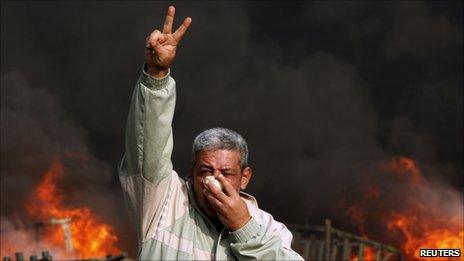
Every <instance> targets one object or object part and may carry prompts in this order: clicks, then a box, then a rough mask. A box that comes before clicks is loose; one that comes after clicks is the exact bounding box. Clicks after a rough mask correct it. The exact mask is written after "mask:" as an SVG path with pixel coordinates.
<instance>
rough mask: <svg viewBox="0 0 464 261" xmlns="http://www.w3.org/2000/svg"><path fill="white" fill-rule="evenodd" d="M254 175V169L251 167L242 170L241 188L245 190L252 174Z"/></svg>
mask: <svg viewBox="0 0 464 261" xmlns="http://www.w3.org/2000/svg"><path fill="white" fill-rule="evenodd" d="M252 175H253V171H252V170H251V168H250V167H246V168H245V169H244V170H243V171H242V179H241V180H240V190H245V189H246V187H247V186H248V183H249V182H250V179H251V176H252Z"/></svg>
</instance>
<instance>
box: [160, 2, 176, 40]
mask: <svg viewBox="0 0 464 261" xmlns="http://www.w3.org/2000/svg"><path fill="white" fill-rule="evenodd" d="M175 13H176V8H174V6H172V5H171V6H169V7H168V13H167V15H166V19H165V20H164V25H163V33H164V34H170V33H171V32H172V22H173V21H174V14H175Z"/></svg>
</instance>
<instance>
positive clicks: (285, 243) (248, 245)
mask: <svg viewBox="0 0 464 261" xmlns="http://www.w3.org/2000/svg"><path fill="white" fill-rule="evenodd" d="M270 227H272V229H269V227H268V228H266V226H265V225H263V224H259V223H258V222H256V220H255V218H254V217H252V218H251V219H250V221H248V223H247V224H246V225H245V226H243V227H242V228H240V229H238V230H236V231H234V232H230V235H231V238H232V242H233V243H232V244H231V249H232V252H233V253H234V255H235V256H236V257H237V259H238V260H304V259H303V258H302V257H301V256H300V255H299V254H298V253H296V252H295V251H293V250H292V249H291V248H290V245H291V242H292V234H291V232H290V231H289V230H288V229H287V228H286V227H285V226H284V225H283V224H281V223H279V222H276V221H273V224H272V225H271V226H270Z"/></svg>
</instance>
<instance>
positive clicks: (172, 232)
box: [119, 6, 302, 260]
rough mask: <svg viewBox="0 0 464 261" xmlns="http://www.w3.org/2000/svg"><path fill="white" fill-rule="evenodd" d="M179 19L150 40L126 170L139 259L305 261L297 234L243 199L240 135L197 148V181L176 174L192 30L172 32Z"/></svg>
mask: <svg viewBox="0 0 464 261" xmlns="http://www.w3.org/2000/svg"><path fill="white" fill-rule="evenodd" d="M174 12H175V9H174V7H173V6H170V7H169V9H168V13H167V16H166V20H165V23H164V26H163V31H162V32H160V31H158V30H155V31H153V32H152V33H151V34H150V35H149V36H148V37H147V40H146V51H145V63H146V65H145V67H144V69H143V72H142V74H141V76H140V78H139V80H138V81H137V84H136V87H135V90H134V93H133V96H132V100H131V106H130V109H129V117H128V120H127V127H126V153H125V155H124V157H123V159H122V161H121V164H120V167H119V171H120V179H121V184H122V187H123V190H124V192H125V193H124V194H125V197H126V201H127V203H128V206H129V209H130V211H131V213H132V214H133V218H134V219H135V220H134V221H135V223H136V225H137V233H138V240H139V249H138V259H142V260H160V259H163V260H166V259H168V260H173V259H181V260H199V259H203V260H204V259H217V260H224V259H227V260H231V259H232V260H234V259H238V260H249V259H251V260H261V259H275V260H283V259H289V260H296V259H302V258H301V257H300V256H299V255H298V254H297V253H296V252H294V251H293V250H292V249H291V248H290V243H291V240H292V235H291V233H290V231H289V230H288V229H287V228H286V227H285V226H284V225H283V224H282V223H279V222H276V221H274V219H273V218H272V216H271V215H270V214H268V213H266V212H264V211H262V210H260V209H259V208H258V205H257V203H256V200H255V199H254V198H253V197H252V196H250V195H248V194H246V193H244V192H243V190H244V189H245V188H246V187H247V185H248V183H249V181H250V178H251V175H252V171H251V168H250V167H249V166H248V148H247V144H246V142H245V140H244V139H243V138H242V137H241V136H240V135H239V134H238V133H236V132H234V131H231V130H228V129H224V128H215V129H210V130H206V131H204V132H202V133H201V134H200V135H198V136H197V137H196V138H195V141H194V144H193V149H192V168H191V178H192V180H190V181H187V182H185V181H183V180H182V179H181V178H180V177H179V176H178V175H177V173H176V172H175V171H174V170H173V168H172V163H171V152H172V148H173V138H172V128H171V122H172V118H173V114H174V107H175V99H176V89H175V82H174V80H173V79H172V78H171V77H170V76H169V74H170V73H169V68H170V66H171V63H172V61H173V59H174V57H175V54H176V49H177V45H178V44H179V42H180V40H181V39H182V37H183V36H184V34H185V33H186V31H187V29H188V27H189V26H190V24H191V23H192V19H191V18H189V17H188V18H186V19H185V20H184V22H183V23H182V25H181V26H180V27H179V28H178V29H177V30H176V31H175V32H174V33H172V23H173V20H174ZM207 177H208V178H207ZM211 177H215V178H216V179H217V180H218V181H219V183H220V187H221V188H220V187H217V186H216V185H215V184H214V183H215V180H211V179H210V178H211Z"/></svg>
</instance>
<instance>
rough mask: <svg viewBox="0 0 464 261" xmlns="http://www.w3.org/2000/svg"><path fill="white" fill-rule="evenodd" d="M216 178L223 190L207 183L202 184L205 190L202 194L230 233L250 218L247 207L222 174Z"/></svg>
mask: <svg viewBox="0 0 464 261" xmlns="http://www.w3.org/2000/svg"><path fill="white" fill-rule="evenodd" d="M216 178H217V180H219V182H220V183H221V184H222V187H223V188H224V189H223V190H220V189H219V188H218V187H217V186H215V185H214V184H212V182H208V183H206V184H204V185H205V186H206V187H207V188H204V190H203V193H205V195H206V198H207V199H208V201H209V202H210V203H211V205H212V206H213V208H214V209H215V210H216V213H217V214H218V218H219V220H220V221H221V223H222V224H223V225H224V226H226V227H227V228H228V229H229V230H230V231H235V230H237V229H239V228H241V227H243V226H244V225H246V223H248V221H250V219H251V216H250V213H249V212H248V207H247V205H246V203H245V201H244V200H243V199H242V198H241V197H240V194H239V193H238V191H237V190H236V189H234V187H233V186H232V185H231V184H230V183H229V182H228V181H227V179H226V178H225V177H224V176H223V175H222V174H219V175H218V176H217V177H216ZM205 180H206V179H205Z"/></svg>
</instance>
